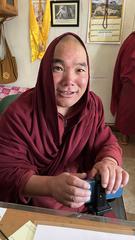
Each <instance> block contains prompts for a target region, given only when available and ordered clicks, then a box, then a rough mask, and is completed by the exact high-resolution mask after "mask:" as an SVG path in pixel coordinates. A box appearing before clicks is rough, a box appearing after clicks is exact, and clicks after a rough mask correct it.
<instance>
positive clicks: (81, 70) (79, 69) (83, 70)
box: [77, 68, 86, 72]
mask: <svg viewBox="0 0 135 240" xmlns="http://www.w3.org/2000/svg"><path fill="white" fill-rule="evenodd" d="M77 72H86V69H84V68H78V69H77Z"/></svg>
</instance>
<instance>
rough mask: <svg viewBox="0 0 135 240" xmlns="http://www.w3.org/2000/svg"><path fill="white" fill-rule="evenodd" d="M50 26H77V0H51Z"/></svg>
mask: <svg viewBox="0 0 135 240" xmlns="http://www.w3.org/2000/svg"><path fill="white" fill-rule="evenodd" d="M50 3H51V26H53V27H60V26H61V27H63V26H67V27H70V26H79V1H57V2H56V1H51V2H50Z"/></svg>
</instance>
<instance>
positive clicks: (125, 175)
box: [121, 170, 129, 187]
mask: <svg viewBox="0 0 135 240" xmlns="http://www.w3.org/2000/svg"><path fill="white" fill-rule="evenodd" d="M128 181H129V174H128V173H127V172H126V171H125V170H123V171H122V182H121V187H124V186H125V185H126V184H127V183H128Z"/></svg>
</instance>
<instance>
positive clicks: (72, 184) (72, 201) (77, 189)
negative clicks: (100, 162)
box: [50, 172, 91, 208]
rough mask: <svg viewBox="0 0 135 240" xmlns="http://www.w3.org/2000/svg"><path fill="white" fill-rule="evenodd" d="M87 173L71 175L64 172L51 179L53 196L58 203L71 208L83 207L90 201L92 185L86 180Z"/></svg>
mask: <svg viewBox="0 0 135 240" xmlns="http://www.w3.org/2000/svg"><path fill="white" fill-rule="evenodd" d="M86 176H87V174H86V173H77V174H70V173H67V172H64V173H62V174H60V175H58V176H54V177H53V178H52V179H51V184H50V188H51V195H52V197H54V198H55V199H56V200H57V201H59V202H61V203H62V204H64V205H65V206H69V207H71V208H78V207H81V206H82V205H83V204H84V203H85V202H87V201H89V200H90V195H91V191H90V185H89V183H88V182H86V181H85V180H84V179H85V178H86Z"/></svg>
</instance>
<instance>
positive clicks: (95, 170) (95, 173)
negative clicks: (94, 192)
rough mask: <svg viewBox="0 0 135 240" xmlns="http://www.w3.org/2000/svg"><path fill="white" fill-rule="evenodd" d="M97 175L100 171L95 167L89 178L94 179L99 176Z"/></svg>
mask: <svg viewBox="0 0 135 240" xmlns="http://www.w3.org/2000/svg"><path fill="white" fill-rule="evenodd" d="M97 173H98V170H97V169H96V168H95V167H93V168H92V170H91V171H90V173H89V176H88V178H94V177H95V176H96V175H97Z"/></svg>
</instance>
